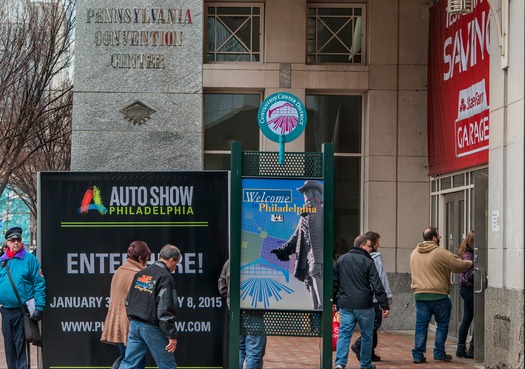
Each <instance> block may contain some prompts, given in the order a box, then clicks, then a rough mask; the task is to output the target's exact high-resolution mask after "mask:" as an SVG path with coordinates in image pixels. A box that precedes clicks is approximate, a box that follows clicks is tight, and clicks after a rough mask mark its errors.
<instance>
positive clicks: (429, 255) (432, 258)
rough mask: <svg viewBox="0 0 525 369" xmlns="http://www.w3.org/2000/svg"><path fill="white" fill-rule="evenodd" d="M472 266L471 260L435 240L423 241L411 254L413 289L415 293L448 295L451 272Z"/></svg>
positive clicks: (459, 271) (457, 271)
mask: <svg viewBox="0 0 525 369" xmlns="http://www.w3.org/2000/svg"><path fill="white" fill-rule="evenodd" d="M471 266H472V262H471V261H468V260H461V258H460V257H459V256H457V255H454V254H453V253H451V252H450V251H448V250H446V249H444V248H442V247H440V246H439V245H438V244H437V243H435V242H434V241H425V242H421V243H419V244H417V246H416V248H415V249H414V251H412V254H411V255H410V272H411V273H412V284H411V287H412V290H413V291H414V293H415V294H418V293H433V294H440V295H448V294H449V293H450V273H452V272H454V273H461V272H463V271H465V270H467V269H468V268H470V267H471Z"/></svg>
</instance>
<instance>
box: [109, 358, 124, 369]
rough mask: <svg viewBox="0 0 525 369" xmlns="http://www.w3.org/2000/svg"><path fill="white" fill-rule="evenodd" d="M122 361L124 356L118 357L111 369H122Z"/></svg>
mask: <svg viewBox="0 0 525 369" xmlns="http://www.w3.org/2000/svg"><path fill="white" fill-rule="evenodd" d="M121 361H122V356H119V357H117V360H115V361H114V362H113V365H111V369H118V368H120V362H121Z"/></svg>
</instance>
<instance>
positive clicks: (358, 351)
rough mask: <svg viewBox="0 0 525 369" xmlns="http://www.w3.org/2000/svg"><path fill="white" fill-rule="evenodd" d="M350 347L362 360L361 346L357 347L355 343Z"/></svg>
mask: <svg viewBox="0 0 525 369" xmlns="http://www.w3.org/2000/svg"><path fill="white" fill-rule="evenodd" d="M350 348H351V349H352V351H353V352H354V354H355V357H356V358H357V360H359V361H361V347H357V346H356V345H355V343H354V344H353V345H352V346H350Z"/></svg>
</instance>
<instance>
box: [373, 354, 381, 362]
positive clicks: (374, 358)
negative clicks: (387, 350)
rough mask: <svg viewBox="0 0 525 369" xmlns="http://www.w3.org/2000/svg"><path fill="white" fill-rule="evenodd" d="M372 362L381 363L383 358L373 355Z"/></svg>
mask: <svg viewBox="0 0 525 369" xmlns="http://www.w3.org/2000/svg"><path fill="white" fill-rule="evenodd" d="M372 361H381V356H379V355H376V354H374V353H372Z"/></svg>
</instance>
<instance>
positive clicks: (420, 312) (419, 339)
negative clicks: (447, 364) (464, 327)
mask: <svg viewBox="0 0 525 369" xmlns="http://www.w3.org/2000/svg"><path fill="white" fill-rule="evenodd" d="M451 311H452V301H450V299H449V298H448V296H447V297H446V298H444V299H441V300H435V301H418V300H416V332H415V337H414V346H415V347H414V349H413V350H412V357H413V358H414V360H421V359H422V358H423V356H424V354H425V352H426V351H427V335H428V324H429V323H430V319H432V315H433V316H434V319H435V320H436V335H435V339H434V359H440V358H442V357H443V356H445V354H446V352H445V342H446V341H447V334H448V324H449V323H450V313H451Z"/></svg>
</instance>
